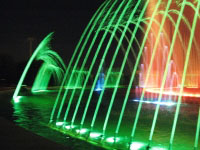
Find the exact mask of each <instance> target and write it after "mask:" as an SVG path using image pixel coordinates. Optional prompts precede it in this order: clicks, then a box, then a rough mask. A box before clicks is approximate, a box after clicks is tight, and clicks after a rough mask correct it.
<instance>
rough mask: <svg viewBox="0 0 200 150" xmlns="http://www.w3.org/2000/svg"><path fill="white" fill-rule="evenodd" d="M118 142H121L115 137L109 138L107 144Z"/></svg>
mask: <svg viewBox="0 0 200 150" xmlns="http://www.w3.org/2000/svg"><path fill="white" fill-rule="evenodd" d="M118 141H119V138H115V137H109V138H107V139H106V142H109V143H113V142H118Z"/></svg>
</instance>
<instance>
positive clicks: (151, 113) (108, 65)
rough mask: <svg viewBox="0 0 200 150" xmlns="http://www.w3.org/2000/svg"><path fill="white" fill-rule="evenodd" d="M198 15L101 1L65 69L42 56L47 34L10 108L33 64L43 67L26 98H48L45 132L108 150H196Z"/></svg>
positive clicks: (153, 4) (185, 5) (156, 4)
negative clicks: (52, 84) (51, 96)
mask: <svg viewBox="0 0 200 150" xmlns="http://www.w3.org/2000/svg"><path fill="white" fill-rule="evenodd" d="M199 8H200V1H189V0H138V1H132V0H126V1H121V0H106V1H105V2H104V3H103V4H102V5H101V6H100V7H99V9H98V10H97V11H96V13H95V14H94V16H93V17H92V19H91V20H90V22H89V24H88V26H87V27H86V29H85V30H84V32H83V34H82V36H81V38H80V41H79V42H78V44H77V46H76V48H75V50H74V53H73V55H72V57H71V60H70V61H69V63H68V65H67V67H65V65H64V63H63V61H62V59H61V58H60V57H59V56H58V54H57V53H56V52H54V51H52V50H50V48H49V43H50V40H51V37H52V33H50V34H49V35H48V36H47V37H46V38H45V39H44V40H43V41H42V42H41V43H40V45H39V46H38V48H37V49H36V50H35V52H34V53H33V55H32V57H31V58H30V60H29V62H28V64H27V66H26V68H25V70H24V72H23V74H22V76H21V78H20V81H19V83H18V86H17V88H16V91H15V93H14V96H13V100H14V102H15V103H18V104H19V103H20V100H21V99H22V97H23V95H21V94H20V89H21V87H22V84H23V82H24V78H25V77H26V74H27V72H28V70H29V68H30V67H31V64H32V62H33V61H34V60H42V61H43V62H44V63H43V65H42V66H41V68H40V69H39V71H38V74H37V76H36V78H35V82H34V84H33V87H32V89H31V91H32V94H33V95H34V96H35V97H40V96H41V95H42V94H46V93H47V94H49V93H51V91H53V93H54V97H55V99H54V100H51V101H53V104H52V111H51V112H49V122H48V123H47V125H48V127H50V128H52V129H55V130H57V131H60V132H62V133H65V134H67V135H70V136H72V137H74V138H79V139H81V140H85V141H87V142H89V143H92V144H95V145H98V146H100V147H103V148H107V149H132V150H140V149H141V150H142V149H146V150H147V149H151V150H165V149H169V150H172V149H175V150H180V149H181V150H188V149H195V150H197V149H198V148H199V147H198V144H199V143H200V142H199V132H200V107H199V104H200V102H199V101H200V98H199V97H200V68H199V65H200V64H199V61H198V60H199V56H200V55H199V54H200V52H199V46H200V44H199V43H200V38H199V34H198V27H199V25H200V15H199V10H200V9H199ZM51 78H52V79H54V80H55V81H56V84H55V85H56V86H55V87H53V88H52V87H49V86H48V85H49V81H50V79H51ZM55 91H56V92H55ZM36 93H37V94H36ZM38 93H40V94H39V95H38ZM30 97H31V96H30ZM26 98H27V99H28V98H29V96H27V97H26Z"/></svg>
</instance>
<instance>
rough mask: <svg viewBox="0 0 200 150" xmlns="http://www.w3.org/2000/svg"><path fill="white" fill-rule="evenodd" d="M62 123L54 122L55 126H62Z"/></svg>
mask: <svg viewBox="0 0 200 150" xmlns="http://www.w3.org/2000/svg"><path fill="white" fill-rule="evenodd" d="M63 124H64V122H56V126H62V125H63Z"/></svg>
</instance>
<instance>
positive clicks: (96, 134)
mask: <svg viewBox="0 0 200 150" xmlns="http://www.w3.org/2000/svg"><path fill="white" fill-rule="evenodd" d="M100 136H101V134H100V133H97V132H92V133H90V137H91V138H98V137H100Z"/></svg>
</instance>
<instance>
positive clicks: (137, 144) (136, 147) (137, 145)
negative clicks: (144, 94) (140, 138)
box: [130, 142, 144, 150]
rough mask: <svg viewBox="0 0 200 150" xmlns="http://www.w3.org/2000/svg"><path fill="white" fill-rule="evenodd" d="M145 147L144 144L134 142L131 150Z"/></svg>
mask: <svg viewBox="0 0 200 150" xmlns="http://www.w3.org/2000/svg"><path fill="white" fill-rule="evenodd" d="M143 146H144V143H141V142H133V143H131V146H130V150H139V149H140V148H141V147H143Z"/></svg>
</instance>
